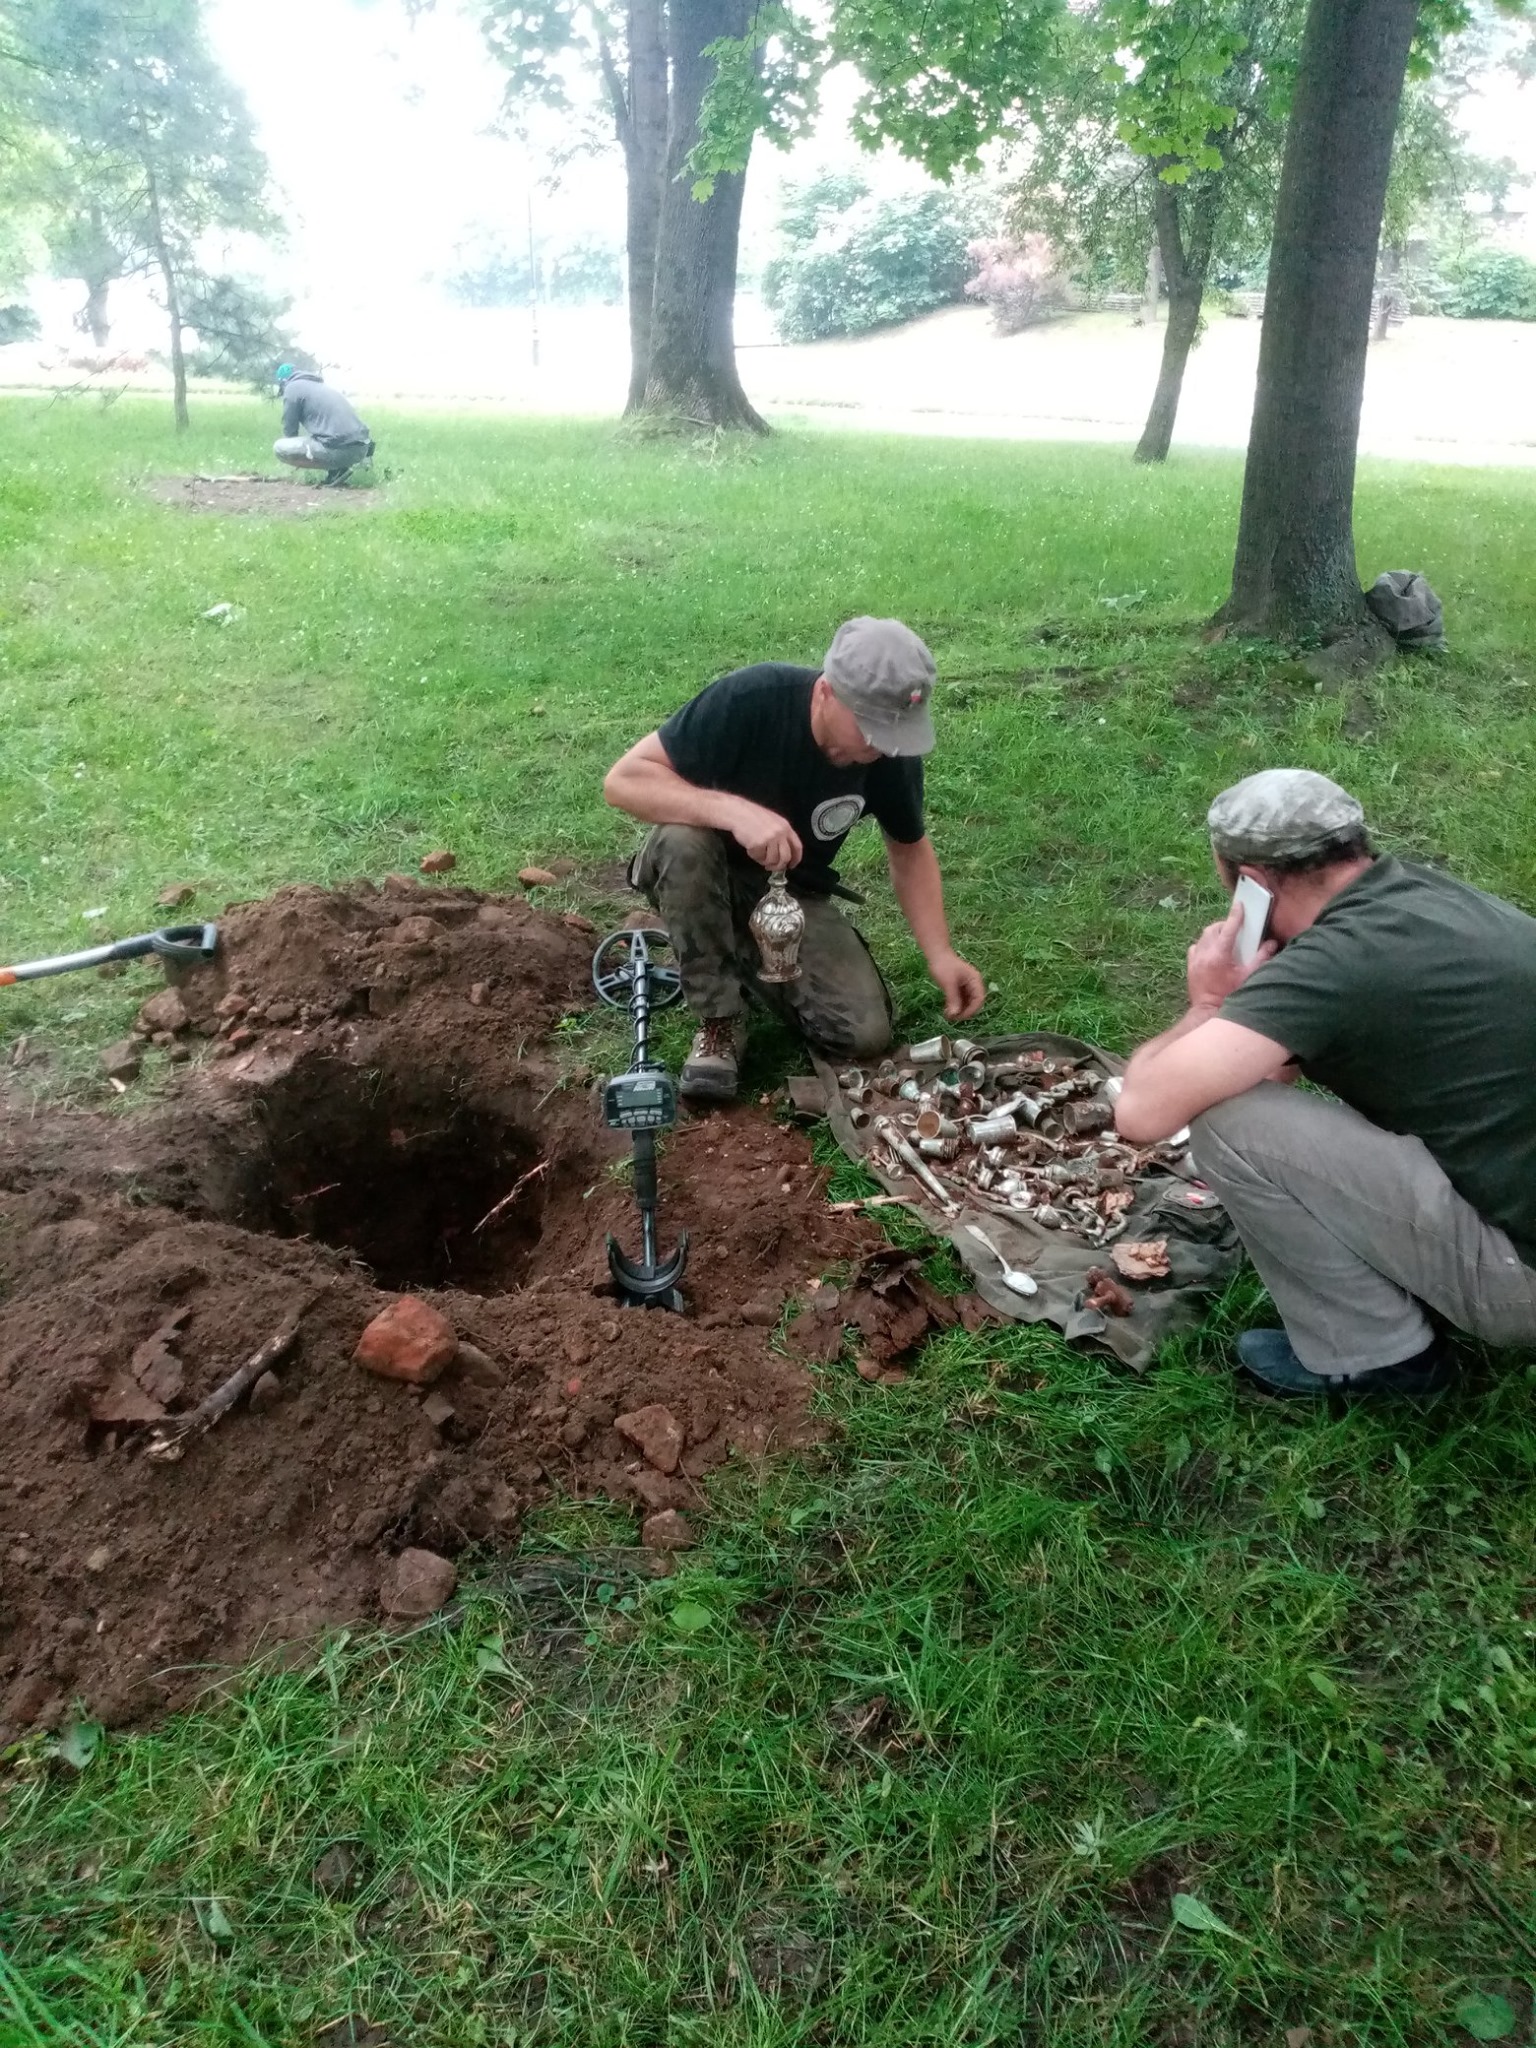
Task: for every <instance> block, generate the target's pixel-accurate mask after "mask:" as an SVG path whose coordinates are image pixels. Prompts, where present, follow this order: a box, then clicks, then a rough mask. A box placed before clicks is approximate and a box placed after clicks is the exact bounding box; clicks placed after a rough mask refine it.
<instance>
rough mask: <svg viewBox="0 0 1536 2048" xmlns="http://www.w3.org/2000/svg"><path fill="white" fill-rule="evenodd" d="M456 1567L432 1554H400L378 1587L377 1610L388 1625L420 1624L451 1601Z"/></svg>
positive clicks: (420, 1552)
mask: <svg viewBox="0 0 1536 2048" xmlns="http://www.w3.org/2000/svg"><path fill="white" fill-rule="evenodd" d="M458 1583H459V1574H458V1569H457V1567H456V1566H455V1565H454V1564H453V1563H452V1561H451V1560H450V1559H448V1558H446V1557H439V1556H438V1554H437V1552H436V1551H435V1550H402V1551H401V1553H400V1555H399V1556H398V1557H397V1558H394V1559H392V1560H391V1562H390V1564H389V1565H388V1567H387V1568H386V1570H385V1573H384V1577H383V1579H382V1580H381V1582H380V1585H379V1606H380V1607H381V1608H382V1609H383V1611H384V1613H385V1614H386V1615H388V1616H389V1618H390V1619H391V1620H392V1621H420V1620H422V1619H423V1618H424V1617H425V1616H426V1615H429V1614H436V1612H437V1611H438V1609H439V1608H440V1607H446V1606H447V1604H448V1602H449V1601H450V1600H451V1599H452V1598H453V1591H454V1588H455V1587H456V1586H457V1585H458Z"/></svg>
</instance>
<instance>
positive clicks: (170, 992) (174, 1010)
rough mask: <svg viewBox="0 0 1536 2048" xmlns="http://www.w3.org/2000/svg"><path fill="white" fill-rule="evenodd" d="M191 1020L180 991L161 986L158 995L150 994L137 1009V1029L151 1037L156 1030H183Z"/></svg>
mask: <svg viewBox="0 0 1536 2048" xmlns="http://www.w3.org/2000/svg"><path fill="white" fill-rule="evenodd" d="M191 1022H192V1019H191V1017H190V1016H189V1015H188V1014H187V1006H186V1004H185V1003H184V1002H183V1001H182V999H181V991H180V990H179V989H174V988H163V989H161V991H160V993H159V995H157V996H151V997H150V999H149V1001H148V1002H147V1003H145V1005H144V1006H143V1008H142V1009H141V1010H140V1011H139V1016H138V1029H139V1030H140V1031H145V1032H148V1033H149V1035H150V1036H151V1037H153V1036H154V1034H155V1033H156V1032H157V1031H171V1032H175V1031H185V1030H186V1029H187V1027H188V1025H189V1024H190V1023H191Z"/></svg>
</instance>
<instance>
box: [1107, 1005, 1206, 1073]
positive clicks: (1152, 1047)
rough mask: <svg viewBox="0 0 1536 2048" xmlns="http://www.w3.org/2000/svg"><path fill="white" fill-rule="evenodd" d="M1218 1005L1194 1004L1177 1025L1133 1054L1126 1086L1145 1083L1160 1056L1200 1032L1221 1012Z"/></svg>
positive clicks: (1150, 1040)
mask: <svg viewBox="0 0 1536 2048" xmlns="http://www.w3.org/2000/svg"><path fill="white" fill-rule="evenodd" d="M1220 1007H1221V1006H1220V1005H1219V1004H1217V1003H1211V1004H1205V1003H1192V1004H1191V1005H1190V1007H1189V1008H1188V1009H1187V1010H1186V1011H1185V1012H1184V1014H1183V1016H1182V1017H1181V1018H1180V1019H1179V1021H1178V1023H1177V1024H1171V1025H1170V1026H1169V1027H1168V1029H1167V1030H1166V1031H1160V1032H1159V1033H1158V1035H1157V1037H1156V1038H1149V1039H1148V1040H1147V1042H1146V1044H1145V1045H1140V1046H1138V1047H1137V1048H1136V1050H1135V1052H1133V1053H1132V1054H1131V1057H1130V1059H1129V1060H1128V1061H1127V1063H1126V1069H1125V1085H1126V1086H1127V1087H1130V1086H1131V1085H1132V1084H1133V1083H1135V1082H1141V1081H1145V1080H1147V1079H1148V1078H1149V1076H1150V1075H1152V1074H1153V1073H1154V1072H1155V1070H1156V1068H1157V1062H1158V1055H1159V1054H1160V1053H1164V1052H1166V1051H1167V1050H1168V1048H1169V1046H1170V1045H1176V1044H1177V1043H1178V1041H1179V1040H1180V1039H1181V1038H1187V1037H1188V1036H1189V1034H1190V1032H1191V1031H1198V1030H1199V1029H1200V1026H1201V1025H1202V1024H1208V1023H1209V1022H1210V1020H1211V1018H1212V1017H1215V1016H1217V1015H1218V1014H1219V1012H1220Z"/></svg>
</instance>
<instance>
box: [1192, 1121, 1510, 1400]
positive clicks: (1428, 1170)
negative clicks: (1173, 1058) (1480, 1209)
mask: <svg viewBox="0 0 1536 2048" xmlns="http://www.w3.org/2000/svg"><path fill="white" fill-rule="evenodd" d="M1191 1151H1192V1154H1193V1158H1194V1162H1195V1165H1196V1167H1197V1168H1198V1169H1199V1171H1200V1174H1201V1175H1202V1177H1203V1178H1204V1179H1205V1180H1207V1181H1208V1182H1209V1183H1210V1185H1211V1186H1212V1187H1213V1188H1214V1189H1215V1191H1216V1192H1217V1194H1218V1195H1220V1197H1221V1199H1222V1201H1223V1202H1224V1203H1225V1204H1226V1208H1227V1213H1228V1214H1229V1215H1230V1216H1231V1218H1232V1220H1233V1222H1234V1223H1235V1224H1236V1225H1237V1228H1238V1231H1239V1232H1240V1234H1241V1236H1242V1240H1243V1243H1244V1244H1245V1245H1246V1246H1247V1248H1248V1254H1249V1256H1250V1258H1251V1259H1252V1260H1253V1263H1254V1265H1255V1266H1256V1267H1257V1268H1258V1271H1259V1277H1260V1278H1261V1279H1262V1280H1263V1282H1264V1285H1265V1286H1266V1287H1267V1288H1268V1289H1269V1292H1270V1295H1271V1298H1272V1299H1273V1301H1274V1304H1275V1307H1276V1308H1277V1309H1278V1310H1279V1311H1280V1315H1281V1318H1282V1320H1283V1321H1284V1323H1285V1328H1286V1334H1287V1335H1288V1336H1289V1338H1290V1340H1291V1345H1292V1347H1293V1349H1294V1350H1295V1353H1296V1356H1297V1357H1298V1358H1299V1359H1300V1360H1301V1362H1302V1364H1303V1365H1306V1366H1310V1367H1311V1368H1312V1369H1313V1371H1315V1372H1336V1373H1356V1372H1365V1371H1367V1370H1368V1369H1369V1368H1371V1367H1372V1366H1378V1365H1397V1364H1400V1363H1401V1362H1402V1361H1403V1360H1404V1359H1405V1358H1412V1357H1413V1356H1414V1354H1415V1353H1416V1352H1419V1351H1422V1350H1423V1349H1424V1347H1425V1346H1426V1345H1427V1344H1428V1343H1429V1342H1430V1340H1431V1338H1432V1336H1433V1334H1434V1332H1433V1326H1432V1325H1431V1323H1430V1321H1429V1317H1428V1316H1427V1315H1426V1313H1425V1311H1426V1309H1432V1310H1433V1311H1434V1312H1435V1313H1436V1314H1437V1315H1439V1316H1441V1317H1443V1318H1444V1320H1445V1321H1446V1322H1448V1323H1451V1324H1454V1325H1455V1327H1456V1328H1457V1329H1460V1330H1466V1331H1468V1332H1469V1333H1470V1334H1471V1335H1472V1336H1474V1337H1481V1338H1482V1339H1483V1340H1484V1342H1486V1343H1489V1344H1496V1345H1497V1344H1530V1343H1536V1272H1533V1271H1532V1269H1531V1268H1530V1267H1529V1266H1526V1265H1524V1264H1523V1263H1522V1261H1521V1258H1520V1254H1519V1253H1518V1252H1517V1251H1516V1250H1515V1247H1514V1246H1513V1244H1511V1242H1510V1240H1509V1239H1508V1238H1507V1237H1506V1236H1505V1234H1504V1232H1503V1231H1502V1230H1499V1229H1496V1228H1495V1226H1494V1225H1493V1224H1491V1223H1485V1222H1484V1220H1483V1218H1482V1217H1481V1216H1480V1215H1479V1214H1478V1213H1477V1211H1476V1210H1475V1209H1474V1208H1473V1207H1472V1205H1471V1203H1470V1202H1467V1201H1465V1200H1463V1198H1462V1197H1461V1196H1460V1195H1459V1194H1457V1192H1456V1190H1455V1189H1454V1188H1453V1187H1452V1186H1451V1183H1450V1182H1449V1181H1448V1180H1447V1179H1446V1177H1445V1174H1444V1173H1443V1172H1442V1171H1441V1169H1440V1167H1439V1166H1438V1165H1437V1164H1436V1162H1435V1160H1434V1159H1433V1157H1432V1156H1431V1155H1430V1153H1429V1151H1428V1150H1427V1148H1426V1147H1425V1146H1424V1145H1423V1144H1421V1143H1420V1141H1419V1140H1418V1139H1417V1138H1403V1137H1398V1136H1396V1135H1395V1134H1394V1133H1393V1132H1391V1131H1384V1130H1381V1129H1379V1128H1378V1126H1377V1125H1375V1124H1373V1123H1371V1122H1370V1121H1369V1120H1368V1119H1367V1118H1365V1117H1363V1116H1361V1115H1360V1114H1359V1112H1358V1111H1356V1110H1353V1109H1349V1108H1346V1107H1345V1105H1344V1104H1343V1103H1341V1102H1333V1101H1330V1100H1328V1099H1327V1098H1325V1097H1323V1096H1320V1095H1313V1094H1310V1093H1308V1092H1307V1091H1305V1090H1303V1089H1300V1088H1288V1087H1286V1086H1285V1085H1284V1084H1283V1083H1281V1082H1278V1081H1265V1082H1261V1083H1260V1085H1259V1086H1258V1087H1257V1088H1250V1089H1249V1090H1248V1091H1247V1092H1246V1094H1243V1095H1235V1096H1233V1097H1232V1098H1231V1099H1230V1100H1229V1101H1227V1102H1220V1103H1218V1104H1217V1105H1216V1107H1215V1108H1214V1109H1208V1110H1207V1111H1206V1112H1205V1114H1204V1115H1203V1116H1201V1117H1197V1118H1196V1119H1195V1122H1194V1125H1193V1126H1192V1131H1191Z"/></svg>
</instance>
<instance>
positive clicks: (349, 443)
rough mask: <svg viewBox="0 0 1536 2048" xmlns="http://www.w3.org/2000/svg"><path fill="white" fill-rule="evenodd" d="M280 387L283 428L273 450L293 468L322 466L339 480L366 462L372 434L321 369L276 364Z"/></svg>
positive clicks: (331, 477)
mask: <svg viewBox="0 0 1536 2048" xmlns="http://www.w3.org/2000/svg"><path fill="white" fill-rule="evenodd" d="M277 388H278V393H279V396H280V397H281V398H282V401H283V431H282V433H281V434H280V435H279V436H278V438H277V439H276V440H275V441H274V442H273V443H272V453H273V454H274V455H275V456H276V457H277V459H278V461H279V462H286V463H287V465H288V467H289V468H290V469H323V470H324V471H325V481H326V483H328V484H339V483H340V482H341V481H342V479H343V478H344V477H345V476H346V475H347V472H348V471H349V470H353V469H356V467H357V465H358V464H359V463H360V462H367V461H368V460H369V459H370V457H371V456H372V454H373V439H372V437H371V435H370V434H369V432H368V429H367V427H366V426H365V425H364V424H363V422H362V421H361V420H360V419H359V418H358V416H357V414H356V413H355V412H354V411H353V409H352V406H351V404H350V402H349V401H348V400H347V399H345V398H344V397H343V396H342V394H341V393H340V392H339V391H333V390H332V389H331V387H330V385H329V384H327V383H326V381H325V379H324V378H323V377H322V376H321V374H320V372H319V371H318V370H296V369H295V368H294V367H293V365H292V363H279V364H278V366H277Z"/></svg>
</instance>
